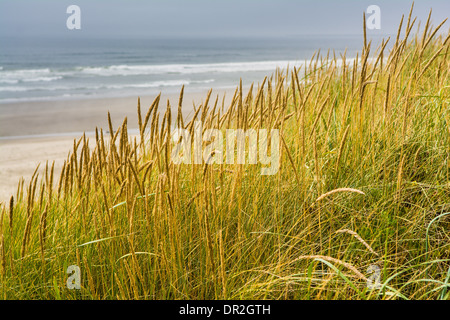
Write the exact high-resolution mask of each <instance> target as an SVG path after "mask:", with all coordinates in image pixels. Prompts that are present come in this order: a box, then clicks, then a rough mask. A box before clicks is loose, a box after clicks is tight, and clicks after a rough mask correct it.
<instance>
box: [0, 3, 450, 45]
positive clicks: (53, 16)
mask: <svg viewBox="0 0 450 320" xmlns="http://www.w3.org/2000/svg"><path fill="white" fill-rule="evenodd" d="M411 3H412V1H408V0H395V1H393V0H390V1H384V0H383V1H381V0H376V1H365V0H344V1H337V0H333V1H331V0H322V1H321V0H315V1H314V0H309V1H301V0H276V1H275V0H183V1H182V0H160V1H138V0H108V1H106V0H89V1H88V0H70V1H66V0H53V1H50V0H40V1H36V0H0V36H1V37H4V36H13V37H19V36H27V37H28V36H33V37H36V36H46V37H57V36H61V35H69V34H70V35H71V36H73V35H75V34H76V36H81V37H93V38H95V37H100V38H101V37H138V38H142V37H163V38H164V37H236V36H242V37H247V36H251V37H255V36H257V37H265V36H270V37H273V36H277V37H278V36H280V37H284V36H293V35H305V34H311V35H317V34H327V35H334V34H336V35H339V34H360V33H362V14H363V12H364V11H365V10H366V9H367V7H368V6H369V5H372V4H375V5H378V6H379V7H380V8H381V30H380V31H371V32H379V33H383V34H392V33H395V32H396V31H397V26H398V23H399V21H400V18H401V15H402V14H405V15H406V16H407V15H408V12H409V8H410V6H411ZM71 4H76V5H78V6H79V7H80V8H81V30H72V31H69V30H68V29H67V28H66V20H67V18H68V16H69V14H67V13H66V8H67V7H68V6H69V5H71ZM431 7H432V8H433V15H432V18H433V23H434V25H437V24H438V23H439V22H441V21H442V20H443V19H445V18H447V17H448V16H449V12H450V1H449V0H429V1H426V0H416V1H415V10H414V14H415V15H416V16H418V18H419V19H420V20H422V24H424V23H425V20H426V18H427V15H428V11H429V9H430V8H431ZM449 25H450V23H449V22H447V23H446V25H445V28H446V29H448V27H449ZM0 50H1V49H0Z"/></svg>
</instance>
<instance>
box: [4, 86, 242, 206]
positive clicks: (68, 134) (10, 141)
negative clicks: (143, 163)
mask: <svg viewBox="0 0 450 320" xmlns="http://www.w3.org/2000/svg"><path fill="white" fill-rule="evenodd" d="M206 93H207V91H204V92H187V91H185V94H184V98H183V114H184V116H185V117H187V118H189V115H192V113H193V112H192V111H193V104H195V106H198V105H200V104H201V103H202V102H203V101H204V99H205V97H206ZM233 93H234V92H232V91H228V92H226V91H224V90H222V91H217V92H215V91H213V94H212V96H211V101H210V104H213V103H214V101H215V99H216V96H217V95H219V101H220V102H221V101H222V97H223V95H224V94H225V96H226V99H225V101H226V103H229V101H230V100H231V97H232V95H233ZM155 97H156V96H144V97H141V112H142V113H143V116H145V113H146V112H147V110H148V108H149V106H150V105H151V103H152V102H153V100H154V98H155ZM178 98H179V95H178V94H169V95H162V96H161V101H160V104H159V108H160V113H161V114H163V113H164V111H165V110H166V106H167V99H169V101H170V104H171V105H172V108H175V110H176V107H177V105H178ZM220 104H221V103H220ZM136 107H137V97H130V98H107V99H90V100H87V99H86V100H67V101H46V102H44V101H42V102H41V101H39V102H21V103H10V104H0V202H7V201H9V198H10V197H11V195H15V193H16V190H17V184H18V182H19V180H20V179H21V178H22V177H23V178H24V179H25V182H28V181H29V179H30V178H31V175H32V174H33V172H34V170H35V169H36V166H37V165H38V164H39V163H40V168H39V171H40V172H42V171H43V170H44V169H45V164H46V161H47V160H48V162H49V166H50V165H51V163H52V161H55V173H58V175H59V171H60V170H61V167H62V165H63V162H64V160H65V159H66V158H67V154H68V152H69V151H70V150H71V149H72V147H73V140H74V139H78V138H80V136H82V134H83V132H86V135H87V136H88V137H89V136H93V134H94V132H95V128H96V127H98V128H103V129H104V131H106V130H108V129H107V128H108V122H107V114H108V111H109V112H110V114H111V119H112V123H113V126H114V127H115V128H117V127H119V126H120V125H121V124H122V122H123V120H124V118H125V117H127V119H128V128H129V130H130V132H132V131H133V129H136V128H137V127H138V126H137V112H136ZM55 180H56V179H55Z"/></svg>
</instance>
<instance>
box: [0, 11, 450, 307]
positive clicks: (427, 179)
mask: <svg viewBox="0 0 450 320" xmlns="http://www.w3.org/2000/svg"><path fill="white" fill-rule="evenodd" d="M417 25H418V22H417V21H416V19H413V17H412V14H411V13H410V14H409V16H408V17H405V19H404V20H403V19H402V23H401V25H400V27H399V33H398V35H397V37H396V38H390V39H385V40H384V41H383V43H382V44H381V45H380V46H379V47H377V48H375V47H372V46H373V45H372V43H371V42H367V39H365V38H364V39H362V40H364V41H362V43H364V44H363V48H362V51H361V52H360V53H359V56H358V57H357V58H356V59H348V58H346V56H345V53H340V54H336V53H334V52H330V51H328V53H327V54H326V55H321V54H319V52H317V53H316V54H314V56H313V57H312V58H311V60H309V61H308V62H307V63H306V64H305V65H304V66H303V67H302V68H301V69H300V68H299V69H297V68H293V69H292V68H291V69H289V68H288V69H286V70H277V72H276V73H274V74H273V75H270V76H268V77H266V78H265V79H264V80H263V81H262V82H261V83H260V84H255V85H254V86H252V87H251V88H250V90H248V91H246V92H243V89H242V83H241V84H240V85H239V86H238V87H237V88H236V91H235V94H234V97H233V99H232V102H231V105H224V104H223V103H222V101H221V100H219V99H216V97H214V96H213V95H212V94H211V92H210V93H209V94H208V96H207V97H206V98H205V100H204V101H202V104H201V105H199V106H197V108H196V110H195V114H194V115H193V116H192V117H190V119H187V118H186V119H184V118H183V115H182V112H181V101H182V99H183V90H182V91H181V94H180V103H179V106H180V107H178V108H177V106H170V105H169V104H168V103H167V104H166V103H165V102H164V101H160V97H159V96H158V97H157V98H156V99H155V101H154V102H153V104H152V105H151V106H150V107H149V108H148V109H147V108H145V109H147V110H143V109H144V108H143V106H140V104H139V103H138V119H139V120H138V122H139V123H138V124H139V132H140V134H139V136H138V137H137V138H136V137H130V136H129V135H128V130H127V125H128V124H127V120H126V119H125V120H124V122H123V123H122V125H121V126H120V127H118V128H114V127H113V124H112V123H111V121H110V122H109V123H110V125H109V128H105V129H98V130H97V134H96V138H95V141H91V143H89V141H88V139H87V138H86V137H85V136H83V137H81V138H80V139H79V140H76V141H75V142H74V147H73V150H72V151H71V152H70V153H69V155H68V157H67V160H66V161H65V163H64V166H63V169H62V171H61V173H60V174H57V173H56V172H54V171H55V170H54V169H53V166H52V164H51V163H47V164H46V165H45V164H44V165H45V172H44V174H41V175H39V174H38V170H36V172H35V174H34V175H33V176H32V178H31V179H30V183H29V184H24V183H19V185H18V189H17V193H16V194H14V195H13V197H11V201H10V203H4V204H2V205H1V208H0V215H1V216H0V248H1V249H0V272H1V274H0V298H2V299H450V288H449V286H450V267H449V266H450V232H449V230H450V180H449V178H450V175H449V171H450V161H449V160H450V159H449V157H450V108H449V97H450V96H449V94H450V82H449V70H450V59H449V48H450V41H449V39H450V38H449V32H448V31H447V32H442V30H440V27H441V25H439V26H437V27H435V28H434V27H432V26H431V23H430V19H429V20H428V21H427V22H426V24H425V25H424V27H423V28H422V29H418V28H417ZM388 42H389V43H391V44H393V45H392V49H391V50H390V51H389V52H387V50H386V44H387V43H388ZM160 115H161V116H163V118H162V119H163V120H162V121H160ZM196 120H201V121H202V123H203V129H204V130H206V129H208V128H217V129H220V130H225V129H230V128H243V129H249V128H253V129H256V130H257V129H278V130H279V132H280V136H281V141H282V144H281V145H280V146H279V151H280V165H279V170H278V172H277V173H276V174H275V175H266V176H265V175H261V166H262V165H260V164H255V165H249V164H226V163H224V164H211V165H206V164H174V163H172V162H171V161H170V152H171V147H172V145H173V142H172V141H171V128H173V127H174V126H175V127H182V128H186V129H188V130H191V132H192V131H193V130H194V121H196ZM271 147H272V148H273V147H275V146H271ZM71 265H77V266H79V268H80V272H81V277H80V278H81V288H80V289H79V290H77V289H73V290H70V289H68V288H67V286H66V283H67V279H68V277H69V276H70V275H69V274H67V269H68V267H69V266H71Z"/></svg>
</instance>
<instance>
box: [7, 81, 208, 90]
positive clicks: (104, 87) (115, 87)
mask: <svg viewBox="0 0 450 320" xmlns="http://www.w3.org/2000/svg"><path fill="white" fill-rule="evenodd" d="M211 82H214V79H207V80H189V79H180V80H166V81H153V82H144V83H124V84H111V85H97V86H86V85H81V86H73V85H72V86H34V87H29V86H4V87H1V86H0V92H1V91H3V92H25V91H65V90H67V91H76V90H121V89H129V88H141V89H143V88H161V87H173V86H182V85H190V84H204V83H211Z"/></svg>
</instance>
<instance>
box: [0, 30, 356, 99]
mask: <svg viewBox="0 0 450 320" xmlns="http://www.w3.org/2000/svg"><path fill="white" fill-rule="evenodd" d="M361 47H362V37H361V36H353V35H349V36H297V37H285V38H275V39H274V38H267V39H266V38H252V39H245V38H239V39H226V38H224V39H216V38H214V39H206V38H202V39H187V38H183V39H114V38H108V39H85V38H51V39H50V38H49V39H48V38H28V39H25V38H1V39H0V103H11V102H23V101H45V100H64V99H84V98H100V97H126V96H144V95H152V94H155V93H159V92H165V93H172V92H178V91H179V90H180V88H181V86H182V85H185V87H186V88H189V89H190V90H192V91H196V90H199V91H200V90H204V89H209V88H215V89H220V88H234V87H236V86H237V85H238V84H239V80H240V79H241V78H242V81H243V83H244V85H249V84H251V83H252V82H255V83H258V82H261V81H262V80H263V79H264V77H265V76H266V75H270V74H273V73H274V72H275V70H276V68H277V67H278V68H283V69H285V68H286V67H287V66H288V65H289V66H290V67H291V68H292V67H293V66H300V65H301V64H302V63H304V61H305V60H309V59H310V58H311V56H312V55H313V53H314V52H315V51H316V50H317V49H321V54H322V55H324V56H326V53H327V50H328V49H331V50H333V49H334V50H335V52H336V56H337V57H338V58H340V55H339V54H340V53H343V52H344V50H345V49H346V48H347V58H354V57H355V56H356V52H357V51H360V49H361ZM331 56H332V51H331Z"/></svg>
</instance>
